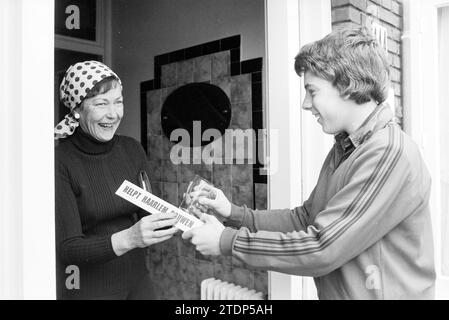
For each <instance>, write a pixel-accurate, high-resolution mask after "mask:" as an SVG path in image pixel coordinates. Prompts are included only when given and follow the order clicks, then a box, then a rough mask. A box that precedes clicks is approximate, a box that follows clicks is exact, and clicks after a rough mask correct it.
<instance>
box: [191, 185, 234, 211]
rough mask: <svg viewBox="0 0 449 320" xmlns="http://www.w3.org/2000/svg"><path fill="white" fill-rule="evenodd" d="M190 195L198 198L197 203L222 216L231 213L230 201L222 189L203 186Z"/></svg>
mask: <svg viewBox="0 0 449 320" xmlns="http://www.w3.org/2000/svg"><path fill="white" fill-rule="evenodd" d="M190 197H191V198H194V199H198V203H199V204H201V205H204V206H206V207H208V208H210V209H212V210H214V211H215V212H216V213H218V214H219V215H221V216H222V217H224V218H229V216H230V215H231V202H230V201H229V200H228V198H226V196H225V195H224V193H223V191H221V190H220V189H217V188H214V187H209V186H207V187H203V189H201V190H198V191H197V190H195V191H193V192H192V193H190Z"/></svg>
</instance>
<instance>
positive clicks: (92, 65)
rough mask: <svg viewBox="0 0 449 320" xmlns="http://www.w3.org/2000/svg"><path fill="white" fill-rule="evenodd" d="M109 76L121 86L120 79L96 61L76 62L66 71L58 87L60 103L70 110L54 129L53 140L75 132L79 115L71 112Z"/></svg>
mask: <svg viewBox="0 0 449 320" xmlns="http://www.w3.org/2000/svg"><path fill="white" fill-rule="evenodd" d="M110 76H114V77H116V78H117V80H118V82H119V83H120V85H122V83H121V81H120V78H119V77H118V76H117V75H116V74H115V73H114V72H113V71H112V70H111V69H110V68H109V67H108V66H106V65H104V64H103V63H101V62H98V61H84V62H78V63H76V64H74V65H73V66H70V67H69V68H68V69H67V71H66V72H65V76H64V79H62V82H61V85H60V86H59V93H60V98H61V101H62V102H63V103H64V105H65V106H66V107H67V108H69V109H70V113H69V114H67V115H66V116H65V117H64V119H63V120H62V121H61V122H60V123H58V124H57V126H56V127H55V133H54V134H55V139H60V138H66V137H67V136H69V135H71V134H73V133H74V132H75V129H76V128H77V127H78V125H79V122H78V120H79V115H78V114H77V113H74V112H73V110H74V109H75V108H76V107H77V106H79V105H80V103H81V102H82V101H83V100H84V98H85V97H86V95H87V94H88V93H89V91H90V90H92V88H93V87H94V86H95V85H96V84H97V83H98V82H100V81H101V80H103V79H104V78H106V77H110Z"/></svg>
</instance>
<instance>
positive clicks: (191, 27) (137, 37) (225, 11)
mask: <svg viewBox="0 0 449 320" xmlns="http://www.w3.org/2000/svg"><path fill="white" fill-rule="evenodd" d="M111 20H112V44H111V46H112V67H113V69H114V71H116V72H117V74H118V75H119V76H120V78H121V79H122V82H123V84H124V99H125V117H124V119H123V120H122V123H121V125H120V128H119V131H118V133H119V134H123V135H128V136H131V137H133V138H135V139H137V140H139V141H140V130H141V128H140V126H141V125H140V93H139V90H140V89H139V86H140V82H142V81H146V80H149V79H153V78H154V64H153V63H154V62H153V61H154V60H153V57H154V56H155V55H159V54H164V53H167V52H171V51H175V50H177V49H180V48H186V47H190V46H194V45H197V44H202V43H205V42H208V41H212V40H216V39H221V38H225V37H228V36H233V35H237V34H240V35H241V39H242V40H241V43H242V47H241V59H242V60H247V59H253V58H258V57H263V58H264V59H265V40H264V0H226V1H223V0H133V1H126V0H114V1H112V2H111Z"/></svg>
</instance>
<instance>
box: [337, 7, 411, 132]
mask: <svg viewBox="0 0 449 320" xmlns="http://www.w3.org/2000/svg"><path fill="white" fill-rule="evenodd" d="M370 21H375V22H377V23H379V24H380V25H382V26H383V27H385V28H386V29H387V32H388V40H387V48H388V58H389V62H390V79H391V85H392V87H393V88H394V94H395V98H394V100H395V106H394V107H395V114H396V119H397V121H398V123H400V124H402V118H403V112H402V111H403V106H402V87H401V84H402V45H401V34H402V23H403V13H402V1H398V0H332V28H333V29H335V28H336V27H338V26H340V25H342V24H353V25H365V26H369V23H370Z"/></svg>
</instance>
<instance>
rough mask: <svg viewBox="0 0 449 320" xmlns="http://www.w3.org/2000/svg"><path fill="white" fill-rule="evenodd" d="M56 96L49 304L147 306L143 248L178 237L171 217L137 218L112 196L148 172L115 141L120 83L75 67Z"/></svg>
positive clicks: (127, 144)
mask: <svg viewBox="0 0 449 320" xmlns="http://www.w3.org/2000/svg"><path fill="white" fill-rule="evenodd" d="M60 95H61V100H62V101H63V103H64V105H65V106H67V107H68V108H69V109H70V113H69V114H68V115H67V116H66V117H65V118H64V120H63V121H61V122H60V123H59V124H58V125H57V126H56V128H55V139H62V138H64V139H62V140H60V143H59V144H58V146H57V147H56V150H55V153H56V250H57V291H58V293H57V297H58V299H151V298H152V295H151V292H152V288H151V283H150V279H149V277H148V275H147V272H146V269H145V257H144V249H143V248H145V247H147V246H149V245H152V244H156V243H159V242H162V241H165V240H167V239H169V238H171V237H172V236H173V235H174V234H175V233H176V232H177V231H178V229H177V228H176V227H174V226H173V225H174V223H175V221H176V219H175V217H174V216H173V215H169V214H166V215H164V216H159V215H145V214H144V213H143V212H141V211H139V209H138V208H137V207H135V206H134V205H132V204H131V203H128V202H127V201H125V200H123V199H121V198H120V197H118V196H116V195H115V194H114V193H115V191H116V190H117V188H118V187H119V186H120V184H121V183H122V182H123V181H124V180H125V179H126V180H128V181H131V182H133V183H135V184H139V182H138V176H139V173H140V172H141V171H142V170H145V171H148V170H149V168H148V165H147V159H146V155H145V152H144V151H143V149H142V147H141V146H140V144H139V143H138V142H137V141H135V140H134V139H132V138H129V137H125V136H120V135H116V134H115V132H116V130H117V128H118V126H119V124H120V121H121V119H122V117H123V111H124V110H123V109H124V107H123V97H122V84H121V81H120V79H119V77H118V76H117V75H116V74H115V73H114V72H113V71H112V70H111V69H109V68H108V67H107V66H106V65H104V64H102V63H100V62H97V61H85V62H80V63H76V64H75V65H73V66H71V67H70V68H69V69H68V70H67V72H66V74H65V77H64V79H63V81H62V83H61V86H60ZM161 228H163V229H161ZM157 229H159V230H157Z"/></svg>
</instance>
